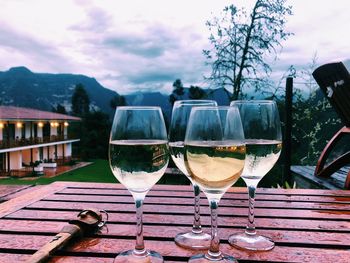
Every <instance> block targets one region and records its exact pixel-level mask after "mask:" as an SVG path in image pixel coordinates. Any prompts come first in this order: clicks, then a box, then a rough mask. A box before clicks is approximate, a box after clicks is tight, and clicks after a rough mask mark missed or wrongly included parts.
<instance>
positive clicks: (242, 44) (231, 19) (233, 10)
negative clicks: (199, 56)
mask: <svg viewBox="0 0 350 263" xmlns="http://www.w3.org/2000/svg"><path fill="white" fill-rule="evenodd" d="M223 11H224V13H223V17H222V18H217V17H215V18H214V19H213V20H212V21H207V26H208V28H209V30H210V32H211V35H210V37H209V40H210V43H211V44H212V49H210V50H203V54H204V55H205V56H206V58H207V59H208V61H209V62H208V64H210V65H211V67H212V72H211V75H210V76H209V77H207V79H208V80H210V81H212V82H213V83H215V84H216V85H219V86H220V87H232V91H233V92H232V93H233V97H232V99H237V98H238V97H241V96H242V95H243V88H244V87H245V86H246V85H250V86H252V87H254V88H255V89H259V86H258V85H261V84H262V83H264V82H265V83H267V82H266V79H267V78H266V77H267V76H268V75H269V73H270V72H271V68H270V66H269V64H268V63H267V62H266V61H267V55H274V56H275V58H276V56H277V52H278V50H277V48H278V47H282V45H281V41H282V40H286V39H287V38H288V36H290V35H291V33H288V32H285V24H286V22H287V20H286V17H287V16H289V15H291V14H292V7H291V6H286V0H257V1H256V3H255V5H254V7H253V9H252V10H251V13H250V14H249V15H248V13H247V11H246V9H244V8H241V9H239V8H237V7H236V6H234V5H230V6H228V7H225V8H224V10H223Z"/></svg>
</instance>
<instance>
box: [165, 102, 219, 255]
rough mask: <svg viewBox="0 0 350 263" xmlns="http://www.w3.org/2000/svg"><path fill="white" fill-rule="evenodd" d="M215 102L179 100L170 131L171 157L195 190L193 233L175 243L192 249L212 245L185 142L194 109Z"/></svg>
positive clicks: (174, 109) (188, 233) (214, 103)
mask: <svg viewBox="0 0 350 263" xmlns="http://www.w3.org/2000/svg"><path fill="white" fill-rule="evenodd" d="M216 105H217V104H216V102H215V101H213V100H178V101H175V103H174V107H173V111H172V117H171V124H170V129H169V147H170V154H171V157H172V159H173V161H174V163H175V165H176V166H177V168H179V169H180V171H181V172H182V173H183V174H184V175H186V176H187V178H188V179H189V180H190V181H191V183H192V185H193V190H194V222H193V227H192V231H189V232H185V233H179V234H177V235H176V236H175V243H176V244H177V245H179V246H182V247H185V248H190V249H207V248H209V244H210V235H209V234H207V233H205V232H203V230H202V227H201V222H200V190H199V187H198V185H197V184H196V183H195V182H193V181H192V180H191V177H190V176H189V174H188V171H187V169H186V166H185V160H184V140H185V134H186V128H187V123H188V118H189V116H190V112H191V109H192V107H194V106H196V107H200V106H216Z"/></svg>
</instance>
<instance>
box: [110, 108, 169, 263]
mask: <svg viewBox="0 0 350 263" xmlns="http://www.w3.org/2000/svg"><path fill="white" fill-rule="evenodd" d="M168 161H169V147H168V141H167V134H166V128H165V123H164V119H163V115H162V112H161V110H160V108H158V107H118V108H117V110H116V113H115V116H114V120H113V125H112V129H111V135H110V142H109V163H110V167H111V170H112V173H113V175H114V176H115V177H116V178H117V180H118V181H119V182H120V183H121V184H123V185H124V186H125V187H126V188H127V189H128V190H129V192H130V193H131V194H132V196H133V198H134V200H135V205H136V217H137V229H136V233H137V234H136V245H135V248H134V249H133V250H129V251H125V252H122V253H120V254H119V255H118V256H117V257H116V258H115V260H114V262H115V263H118V262H138V263H141V262H142V263H143V262H144V263H146V262H156V263H158V262H163V258H162V256H161V255H159V254H158V253H157V252H155V251H149V250H147V249H145V246H144V241H143V226H142V204H143V200H144V198H145V196H146V194H147V192H148V191H149V190H150V189H151V188H152V186H153V185H154V184H155V183H156V182H157V181H158V180H159V179H160V178H161V177H162V175H163V174H164V172H165V170H166V168H167V165H168Z"/></svg>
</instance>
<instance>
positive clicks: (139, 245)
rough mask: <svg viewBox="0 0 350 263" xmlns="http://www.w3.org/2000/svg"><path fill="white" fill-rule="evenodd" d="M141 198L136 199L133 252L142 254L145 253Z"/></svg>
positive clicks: (138, 254)
mask: <svg viewBox="0 0 350 263" xmlns="http://www.w3.org/2000/svg"><path fill="white" fill-rule="evenodd" d="M142 204H143V200H142V199H136V200H135V205H136V245H135V249H134V254H135V255H137V256H144V255H145V254H146V250H145V244H144V242H143V224H142Z"/></svg>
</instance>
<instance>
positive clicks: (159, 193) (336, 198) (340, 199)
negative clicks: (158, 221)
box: [59, 188, 350, 203]
mask: <svg viewBox="0 0 350 263" xmlns="http://www.w3.org/2000/svg"><path fill="white" fill-rule="evenodd" d="M233 189H235V188H233ZM239 189H240V190H241V191H240V192H229V193H225V195H224V196H223V198H222V200H225V199H227V200H247V198H248V195H247V193H246V189H245V188H239ZM263 190H264V191H258V193H257V195H256V200H257V201H259V200H265V201H300V202H319V203H344V202H346V203H350V196H347V195H344V194H343V192H345V191H342V192H340V193H341V194H340V193H339V192H338V195H335V194H331V193H328V191H329V190H328V191H326V193H328V195H325V196H322V195H316V194H315V193H314V192H313V193H314V194H311V195H309V194H307V193H305V194H282V193H280V194H278V193H276V192H275V191H274V192H273V193H270V192H266V191H265V189H263ZM295 190H298V189H295ZM308 191H309V189H307V192H308ZM283 192H284V191H283ZM323 192H324V191H322V192H321V193H323ZM59 194H69V195H82V196H103V195H105V196H130V193H129V191H127V190H125V189H97V188H94V189H88V190H87V189H86V188H66V189H64V190H62V191H60V192H59ZM149 197H169V198H174V197H181V198H189V199H193V192H192V191H171V192H169V191H163V190H153V189H152V190H151V191H150V192H149V193H148V194H147V197H146V198H149ZM201 198H202V199H204V200H205V201H206V200H207V199H206V197H205V196H204V194H202V195H201ZM112 200H113V199H112Z"/></svg>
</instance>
